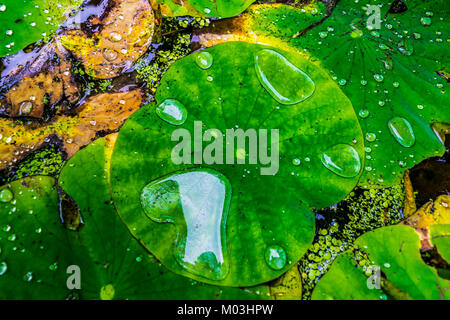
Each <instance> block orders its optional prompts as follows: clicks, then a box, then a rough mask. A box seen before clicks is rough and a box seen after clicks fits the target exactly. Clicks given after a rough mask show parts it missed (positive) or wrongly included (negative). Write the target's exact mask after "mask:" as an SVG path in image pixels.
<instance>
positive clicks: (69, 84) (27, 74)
mask: <svg viewBox="0 0 450 320" xmlns="http://www.w3.org/2000/svg"><path fill="white" fill-rule="evenodd" d="M68 57H69V53H68V51H67V50H66V49H65V48H64V47H63V46H62V45H61V43H60V42H59V41H58V40H57V39H53V40H52V41H50V42H49V43H47V44H46V45H44V46H43V47H42V48H40V49H36V50H35V51H33V52H30V53H28V54H25V53H19V54H17V55H15V56H12V57H9V58H8V59H7V63H8V65H9V66H13V67H12V68H11V67H10V69H11V71H9V72H5V73H6V74H3V73H2V79H1V80H0V84H1V86H2V91H3V92H6V93H5V95H4V98H3V99H1V100H0V114H4V115H8V116H10V117H18V116H29V117H34V118H42V116H43V115H44V109H45V107H46V106H51V105H55V104H57V103H59V102H60V101H61V100H62V99H64V98H65V99H67V100H68V101H69V102H70V103H75V102H76V101H77V100H78V99H79V97H80V87H79V86H78V84H77V83H76V82H75V80H74V78H73V76H72V73H71V64H70V61H69V59H68Z"/></svg>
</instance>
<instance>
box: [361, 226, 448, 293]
mask: <svg viewBox="0 0 450 320" xmlns="http://www.w3.org/2000/svg"><path fill="white" fill-rule="evenodd" d="M355 244H356V245H358V246H359V247H360V248H361V249H362V250H363V251H365V252H367V254H368V255H369V257H370V259H371V260H372V261H374V263H375V265H378V266H379V267H380V268H381V271H382V272H383V273H384V275H385V276H386V278H387V279H388V280H389V281H390V282H392V283H393V284H394V285H395V286H396V287H398V288H399V289H400V290H401V291H403V292H405V293H407V294H408V295H409V296H410V297H412V298H413V299H419V300H421V299H432V300H439V299H441V300H442V299H447V300H448V299H449V298H450V282H449V281H446V280H443V279H441V278H439V277H438V275H437V273H436V270H434V269H433V268H431V267H429V266H427V265H426V264H425V263H424V262H423V260H422V259H421V256H420V241H419V237H418V236H417V234H416V233H415V232H414V229H412V228H410V227H408V226H390V227H385V228H381V229H377V230H375V231H371V232H368V233H366V234H364V235H363V236H361V237H360V238H359V239H358V240H357V241H356V242H355Z"/></svg>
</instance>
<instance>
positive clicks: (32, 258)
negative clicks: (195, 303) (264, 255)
mask: <svg viewBox="0 0 450 320" xmlns="http://www.w3.org/2000/svg"><path fill="white" fill-rule="evenodd" d="M105 146H106V141H105V139H99V140H97V141H95V142H94V143H92V144H91V145H89V146H88V147H87V148H85V149H83V150H82V151H80V152H79V153H77V155H76V156H75V157H74V158H72V159H71V160H70V161H69V162H68V163H67V165H66V167H65V168H64V169H63V171H62V173H61V177H60V180H59V183H60V185H61V186H62V187H64V188H65V189H66V191H67V192H68V193H69V194H70V195H71V196H72V197H73V198H74V199H75V200H76V201H77V203H78V205H79V207H80V210H81V212H82V216H83V221H84V226H83V227H82V228H81V229H80V231H79V232H78V233H76V232H73V231H70V230H68V229H65V228H63V227H62V225H61V222H60V218H59V211H58V205H57V204H58V197H57V192H56V188H55V185H54V183H55V182H54V179H53V178H49V177H33V178H26V179H24V180H22V181H15V182H13V183H11V184H10V185H8V186H7V188H9V189H10V190H11V191H12V193H13V195H14V196H13V197H14V198H13V199H14V200H16V201H15V202H14V203H13V201H14V200H11V201H9V202H8V203H3V202H0V225H1V226H2V230H1V231H0V234H1V239H2V241H1V243H2V256H1V258H0V261H1V262H5V263H7V269H6V270H5V271H4V273H3V274H1V275H0V279H1V282H0V297H2V298H4V299H73V298H78V299H106V300H109V299H120V300H124V299H193V298H196V299H219V298H221V299H258V298H265V297H267V295H265V294H264V293H262V292H260V294H259V295H257V294H253V293H249V292H247V291H245V290H242V289H234V288H220V287H213V286H209V285H204V284H200V283H198V282H195V281H192V280H190V279H187V278H184V277H180V276H177V275H175V274H174V273H172V272H169V271H168V270H167V269H165V268H164V267H162V266H161V265H160V264H159V263H158V262H157V261H156V260H155V259H154V258H153V257H152V256H151V255H149V253H148V252H147V251H146V250H145V249H144V248H142V247H141V246H140V245H139V243H138V242H137V241H136V240H135V239H133V237H131V235H130V234H129V232H128V230H127V228H126V227H125V225H124V224H123V223H122V222H121V220H120V219H119V217H118V215H117V214H116V212H115V209H114V206H113V204H112V201H111V198H110V192H109V188H108V179H107V173H106V171H105V170H106V164H107V161H106V160H107V158H106V157H107V155H108V154H110V153H111V152H110V151H108V150H107V149H106V148H105ZM2 190H3V188H2ZM92 194H95V195H96V196H95V197H92ZM13 208H16V209H15V210H14V211H13V212H12V213H11V214H8V213H9V212H11V211H12V210H13ZM30 210H32V213H30ZM5 226H9V227H10V229H7V228H5ZM5 230H8V231H5ZM13 234H14V235H15V236H16V237H15V239H14V240H11V239H12V238H11V236H12V235H13ZM8 239H9V240H8ZM56 243H57V244H58V245H55V244H56ZM1 262H0V263H1ZM70 265H76V266H79V267H80V272H81V273H80V275H81V289H79V290H69V289H68V288H67V286H66V283H67V282H69V283H72V282H70V281H68V278H69V276H70V275H71V273H70V272H69V273H68V272H66V271H67V267H68V266H70ZM266 291H267V289H266Z"/></svg>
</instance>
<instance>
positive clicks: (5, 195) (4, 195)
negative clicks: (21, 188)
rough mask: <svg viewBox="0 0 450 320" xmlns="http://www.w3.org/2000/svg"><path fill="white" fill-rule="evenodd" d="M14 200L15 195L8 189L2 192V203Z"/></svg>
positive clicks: (0, 194)
mask: <svg viewBox="0 0 450 320" xmlns="http://www.w3.org/2000/svg"><path fill="white" fill-rule="evenodd" d="M13 198H14V194H13V193H12V191H11V190H10V189H8V188H4V189H2V190H0V202H10V201H11V200H12V199H13Z"/></svg>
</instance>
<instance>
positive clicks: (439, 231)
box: [430, 224, 450, 262]
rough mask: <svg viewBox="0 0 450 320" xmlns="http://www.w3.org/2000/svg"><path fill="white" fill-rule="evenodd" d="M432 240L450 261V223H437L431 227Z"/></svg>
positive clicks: (440, 252) (441, 253)
mask: <svg viewBox="0 0 450 320" xmlns="http://www.w3.org/2000/svg"><path fill="white" fill-rule="evenodd" d="M430 236H431V242H432V243H433V244H434V245H435V246H436V247H437V249H438V252H439V254H440V255H441V257H442V258H444V259H445V260H446V261H447V262H450V224H437V225H433V226H431V227H430Z"/></svg>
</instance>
